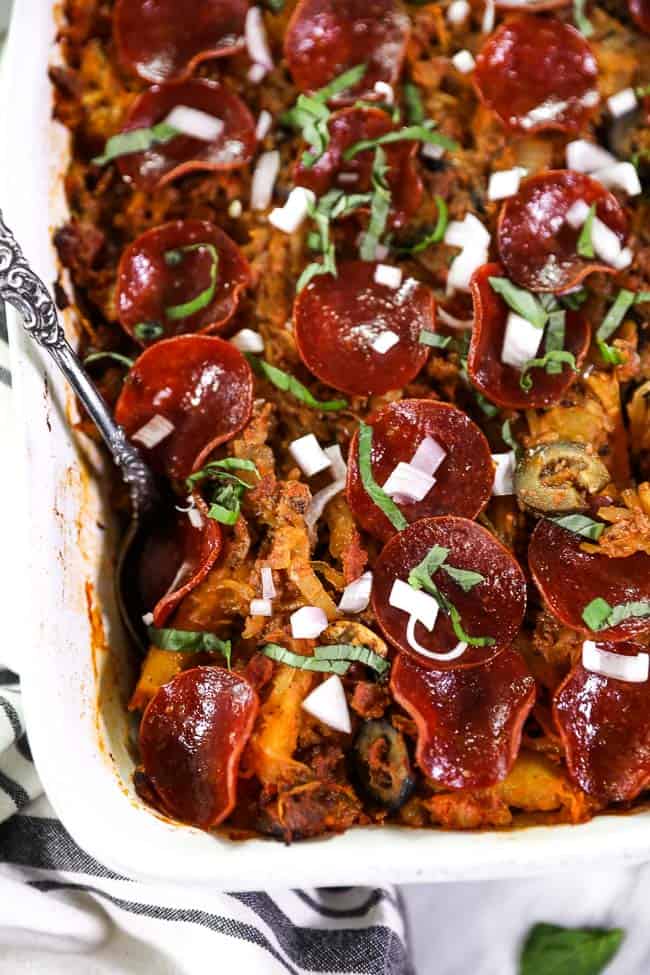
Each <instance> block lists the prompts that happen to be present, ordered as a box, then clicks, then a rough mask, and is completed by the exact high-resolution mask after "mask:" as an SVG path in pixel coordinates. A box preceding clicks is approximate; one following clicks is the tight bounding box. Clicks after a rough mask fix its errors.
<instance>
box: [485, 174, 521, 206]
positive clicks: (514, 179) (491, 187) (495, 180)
mask: <svg viewBox="0 0 650 975" xmlns="http://www.w3.org/2000/svg"><path fill="white" fill-rule="evenodd" d="M525 175H526V170H525V169H523V168H522V167H521V166H515V167H514V169H502V170H500V171H499V172H497V173H491V175H490V181H489V183H488V191H487V194H488V200H505V199H506V198H507V197H509V196H514V195H515V193H517V192H518V190H519V184H520V183H521V177H522V176H525Z"/></svg>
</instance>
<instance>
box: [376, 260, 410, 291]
mask: <svg viewBox="0 0 650 975" xmlns="http://www.w3.org/2000/svg"><path fill="white" fill-rule="evenodd" d="M402 277H403V275H402V269H401V268H399V267H394V266H393V265H392V264H378V265H377V267H376V268H375V282H376V283H377V284H383V285H385V287H387V288H393V290H397V288H399V286H400V284H401V283H402Z"/></svg>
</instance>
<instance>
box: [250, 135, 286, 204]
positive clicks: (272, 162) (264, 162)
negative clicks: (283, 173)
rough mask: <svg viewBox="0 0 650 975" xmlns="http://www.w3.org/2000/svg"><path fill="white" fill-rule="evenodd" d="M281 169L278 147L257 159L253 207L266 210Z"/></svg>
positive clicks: (253, 185) (252, 190)
mask: <svg viewBox="0 0 650 975" xmlns="http://www.w3.org/2000/svg"><path fill="white" fill-rule="evenodd" d="M279 171H280V153H279V152H278V151H277V149H271V150H270V151H269V152H263V153H262V155H261V156H260V157H259V159H258V160H257V163H256V165H255V171H254V172H253V180H252V183H251V209H253V210H266V209H267V207H268V206H269V204H270V202H271V199H272V197H273V190H274V189H275V181H276V179H277V178H278V173H279Z"/></svg>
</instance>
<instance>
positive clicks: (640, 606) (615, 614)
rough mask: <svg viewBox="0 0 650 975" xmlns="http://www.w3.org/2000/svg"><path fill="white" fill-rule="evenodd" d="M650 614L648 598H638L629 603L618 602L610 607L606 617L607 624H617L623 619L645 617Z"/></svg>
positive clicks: (649, 600)
mask: <svg viewBox="0 0 650 975" xmlns="http://www.w3.org/2000/svg"><path fill="white" fill-rule="evenodd" d="M646 616H650V599H638V600H635V601H633V602H629V603H618V604H617V605H616V606H613V607H612V611H611V613H610V614H609V617H608V619H607V625H608V626H618V624H619V623H622V622H623V621H624V620H629V619H645V617H646Z"/></svg>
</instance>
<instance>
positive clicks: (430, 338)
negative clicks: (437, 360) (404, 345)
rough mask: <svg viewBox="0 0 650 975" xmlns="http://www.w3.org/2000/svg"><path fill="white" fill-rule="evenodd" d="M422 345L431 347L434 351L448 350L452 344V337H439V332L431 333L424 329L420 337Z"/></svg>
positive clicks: (419, 340)
mask: <svg viewBox="0 0 650 975" xmlns="http://www.w3.org/2000/svg"><path fill="white" fill-rule="evenodd" d="M418 342H419V343H420V345H430V346H431V347H432V348H434V349H446V348H447V346H448V345H449V343H450V342H451V335H439V334H438V332H429V331H428V329H426V328H423V329H422V331H421V332H420V334H419V335H418Z"/></svg>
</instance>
